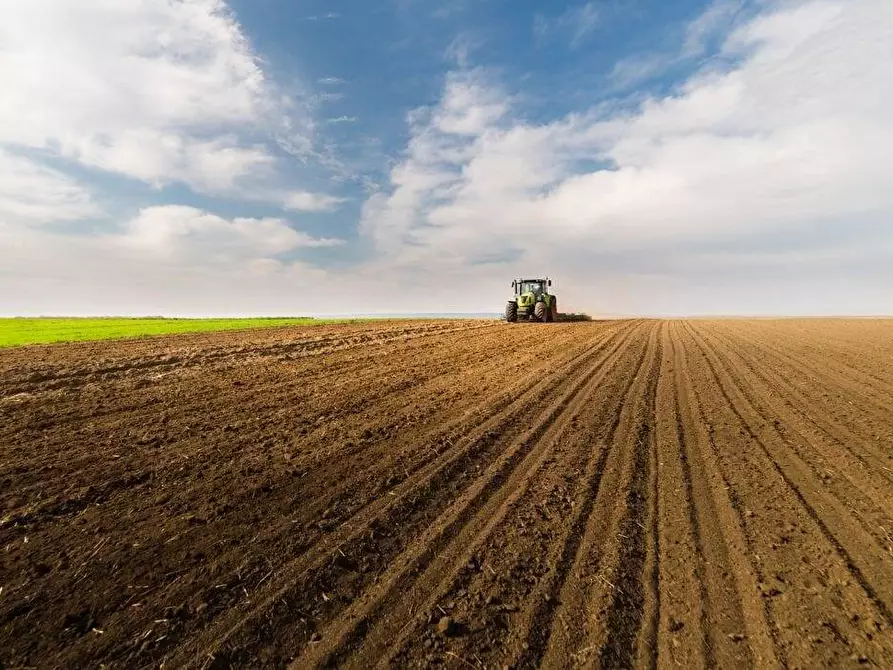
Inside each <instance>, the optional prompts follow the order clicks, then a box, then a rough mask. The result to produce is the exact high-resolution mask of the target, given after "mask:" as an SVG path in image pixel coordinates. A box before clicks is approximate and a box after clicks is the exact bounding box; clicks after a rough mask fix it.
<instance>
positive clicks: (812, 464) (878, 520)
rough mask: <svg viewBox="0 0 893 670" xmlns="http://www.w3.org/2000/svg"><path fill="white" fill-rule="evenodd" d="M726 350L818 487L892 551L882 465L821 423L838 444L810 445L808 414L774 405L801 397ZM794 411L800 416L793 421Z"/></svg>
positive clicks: (890, 503) (754, 402)
mask: <svg viewBox="0 0 893 670" xmlns="http://www.w3.org/2000/svg"><path fill="white" fill-rule="evenodd" d="M711 341H712V342H713V343H714V345H713V346H714V347H717V346H719V345H717V344H716V341H715V339H711ZM723 348H724V349H725V354H724V360H726V361H729V360H731V358H730V357H732V356H734V357H735V358H737V359H738V360H740V361H741V365H742V366H743V368H741V369H743V370H744V371H745V373H746V374H750V376H751V378H752V379H754V378H755V380H756V381H757V382H758V383H759V386H760V387H763V388H758V387H757V384H753V385H752V387H753V388H750V389H746V390H745V389H742V390H743V391H746V392H745V396H746V397H747V399H748V401H749V402H750V403H751V406H752V407H753V408H754V409H755V410H756V411H757V412H758V413H759V415H760V416H761V417H762V419H763V420H764V422H765V423H766V424H771V425H773V426H774V428H775V429H776V432H777V435H778V439H780V440H781V441H782V442H784V444H785V445H786V446H787V447H788V449H790V450H791V451H792V452H793V453H794V454H795V455H796V457H797V458H799V459H800V460H802V462H803V464H804V466H805V467H806V469H808V471H809V472H810V473H811V474H812V476H813V478H814V481H816V482H819V487H820V488H824V489H825V490H827V491H830V492H831V494H832V495H833V496H834V497H835V498H837V500H838V501H839V502H840V505H842V506H844V507H845V508H846V509H847V511H848V512H849V513H850V514H852V515H854V519H855V520H856V521H857V522H858V523H859V524H860V525H861V526H862V528H863V530H864V531H865V532H866V533H867V534H868V535H871V536H872V537H874V540H875V542H876V544H877V545H878V546H879V547H880V548H882V549H888V548H889V547H888V545H889V544H893V543H890V541H889V537H887V536H886V535H885V534H884V532H883V530H882V529H883V528H884V527H886V526H890V525H891V522H893V519H891V517H890V513H891V510H893V496H891V495H890V484H891V480H890V479H888V478H887V477H884V475H883V472H878V468H877V465H879V464H877V463H876V464H874V466H872V465H870V464H869V463H867V462H866V461H865V459H864V458H863V457H862V456H860V455H859V454H858V453H856V452H854V451H853V450H852V449H851V448H850V443H851V442H854V441H856V440H855V439H854V436H853V435H849V436H847V435H846V434H845V433H844V432H843V429H840V428H837V427H834V426H832V427H829V428H827V429H825V428H822V426H821V425H820V422H819V421H816V420H811V421H810V423H811V424H812V425H815V426H817V427H819V428H820V430H821V431H822V433H823V434H824V435H826V436H827V437H828V438H830V439H831V440H832V444H830V445H828V444H826V443H824V440H822V439H821V435H819V436H818V438H820V439H816V438H815V437H813V439H810V438H809V437H808V434H809V432H810V431H809V425H808V424H805V423H804V422H803V421H802V420H801V419H799V418H798V415H800V416H802V415H803V414H804V412H805V410H802V409H799V408H798V407H796V406H794V405H792V404H791V403H790V401H788V402H786V403H783V404H781V406H779V403H777V402H773V400H774V398H775V397H784V398H792V399H796V398H797V397H798V395H797V393H796V391H795V390H794V389H792V388H789V387H787V386H782V388H784V389H785V392H784V393H779V390H778V388H779V385H781V384H782V383H781V382H777V383H775V384H773V381H772V380H771V379H770V377H773V376H774V375H772V373H771V372H769V371H768V370H764V369H761V368H760V367H759V366H758V365H757V364H755V363H754V362H753V360H752V359H749V358H748V357H746V356H744V355H742V354H741V353H739V352H738V351H737V349H736V348H733V347H731V346H728V347H723ZM780 379H783V378H780ZM764 385H765V386H764ZM761 406H762V407H761ZM789 407H791V408H793V410H794V411H795V412H797V413H798V415H792V414H791V411H790V410H789V409H788V408H789ZM821 423H825V422H821ZM832 431H833V432H832ZM817 461H818V462H817ZM831 473H833V475H832V474H831Z"/></svg>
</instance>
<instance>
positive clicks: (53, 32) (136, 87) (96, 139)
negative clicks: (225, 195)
mask: <svg viewBox="0 0 893 670" xmlns="http://www.w3.org/2000/svg"><path fill="white" fill-rule="evenodd" d="M0 16H2V17H3V18H2V21H0V44H2V45H3V46H2V49H0V81H2V82H3V95H2V96H0V143H6V144H7V145H14V146H19V147H32V148H40V149H49V150H53V151H57V152H58V153H59V154H61V155H63V156H66V157H68V158H73V159H75V160H78V161H80V162H82V163H84V164H86V165H89V166H93V167H99V168H102V169H104V170H108V171H111V172H116V173H120V174H124V175H127V176H130V177H134V178H136V179H140V180H143V181H146V182H148V183H151V184H155V185H159V184H164V183H170V182H173V181H182V182H185V183H187V184H189V185H190V186H192V187H193V188H195V189H197V190H201V191H206V192H213V193H216V192H220V191H223V190H227V189H230V188H231V187H232V186H233V184H234V183H235V182H236V181H237V180H240V179H250V178H252V177H253V176H254V175H256V174H257V170H258V169H259V168H262V167H264V168H268V167H270V166H271V165H272V164H273V162H274V160H273V158H272V156H271V155H269V153H268V152H267V151H266V149H264V148H263V147H261V146H259V145H257V144H256V143H255V142H251V141H249V142H247V143H246V142H245V141H244V140H243V139H242V138H243V137H246V136H247V137H250V136H252V135H257V136H261V135H267V136H269V134H271V133H272V132H274V131H275V132H278V133H280V134H284V135H298V137H293V138H292V142H293V143H294V144H295V145H297V144H299V143H300V139H301V138H303V140H304V141H306V140H307V137H306V134H307V133H308V132H309V129H310V127H311V124H310V123H309V121H308V120H307V119H302V118H301V116H302V112H301V111H300V109H299V108H298V107H297V106H296V105H293V104H292V103H291V101H290V100H289V99H288V98H287V97H286V96H284V95H283V94H282V93H281V92H280V91H278V90H277V88H276V87H275V85H274V84H273V83H272V82H271V81H269V80H268V79H267V78H266V77H265V75H264V73H263V71H262V70H261V68H260V66H259V65H258V62H257V59H256V58H255V55H254V53H253V52H252V50H251V48H250V45H249V44H248V42H247V40H246V38H245V36H244V35H243V33H242V31H241V28H240V26H239V25H238V24H237V23H236V21H235V20H234V19H233V17H232V16H231V15H230V14H229V12H228V10H227V7H226V5H225V4H224V3H223V2H222V0H191V1H189V2H183V1H181V0H175V1H172V2H145V1H143V0H119V1H116V2H109V1H108V0H78V2H67V1H65V0H33V1H29V2H25V3H23V2H18V1H17V0H0ZM295 128H297V129H299V130H294V129H295ZM265 174H266V175H267V176H269V174H270V173H269V171H267V172H266V173H265Z"/></svg>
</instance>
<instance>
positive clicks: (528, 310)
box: [505, 277, 558, 323]
mask: <svg viewBox="0 0 893 670" xmlns="http://www.w3.org/2000/svg"><path fill="white" fill-rule="evenodd" d="M550 286H552V280H551V279H549V278H548V277H546V278H545V279H515V280H514V281H513V282H512V289H513V290H514V292H515V296H514V297H513V298H512V299H511V300H509V301H508V303H506V306H505V320H506V321H508V322H509V323H515V322H516V321H517V320H518V319H523V320H525V321H540V322H542V323H548V322H550V321H557V320H558V298H556V297H555V296H554V295H553V294H551V293H549V292H548V288H549V287H550Z"/></svg>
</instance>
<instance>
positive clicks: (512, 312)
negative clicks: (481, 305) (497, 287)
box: [505, 302, 518, 323]
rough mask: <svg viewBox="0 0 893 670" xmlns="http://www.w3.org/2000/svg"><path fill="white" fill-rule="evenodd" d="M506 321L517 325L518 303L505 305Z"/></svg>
mask: <svg viewBox="0 0 893 670" xmlns="http://www.w3.org/2000/svg"><path fill="white" fill-rule="evenodd" d="M505 320H506V321H508V322H509V323H515V322H516V321H517V320H518V303H516V302H507V303H506V304H505Z"/></svg>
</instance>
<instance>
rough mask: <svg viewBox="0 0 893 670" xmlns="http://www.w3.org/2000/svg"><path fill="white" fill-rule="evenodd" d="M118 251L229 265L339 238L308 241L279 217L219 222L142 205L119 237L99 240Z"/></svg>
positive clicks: (189, 211) (191, 211) (186, 210)
mask: <svg viewBox="0 0 893 670" xmlns="http://www.w3.org/2000/svg"><path fill="white" fill-rule="evenodd" d="M103 242H104V243H107V244H110V245H111V247H112V248H113V249H115V250H116V251H119V252H121V253H127V252H135V253H137V254H139V255H141V256H142V255H143V254H152V255H153V256H155V257H156V258H158V259H167V260H180V261H198V262H199V263H200V265H202V266H207V265H209V264H213V263H233V262H237V261H250V260H252V259H263V258H270V257H275V256H277V255H279V254H283V253H286V252H289V251H293V250H295V249H300V248H316V247H331V246H337V245H339V244H342V243H343V241H342V240H338V239H331V238H314V237H311V236H310V235H307V234H306V233H303V232H300V231H297V230H294V229H293V228H291V227H290V226H289V225H288V223H287V222H286V221H284V220H283V219H276V218H265V219H250V218H235V219H225V218H223V217H220V216H217V215H215V214H211V213H209V212H205V211H202V210H200V209H196V208H194V207H184V206H179V205H162V206H157V207H147V208H145V209H143V210H141V211H140V213H139V215H138V216H137V217H136V218H134V219H133V220H132V221H130V222H128V223H127V224H126V226H125V228H124V231H123V232H122V233H120V234H116V235H110V236H108V237H107V238H105V239H104V240H103Z"/></svg>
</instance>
